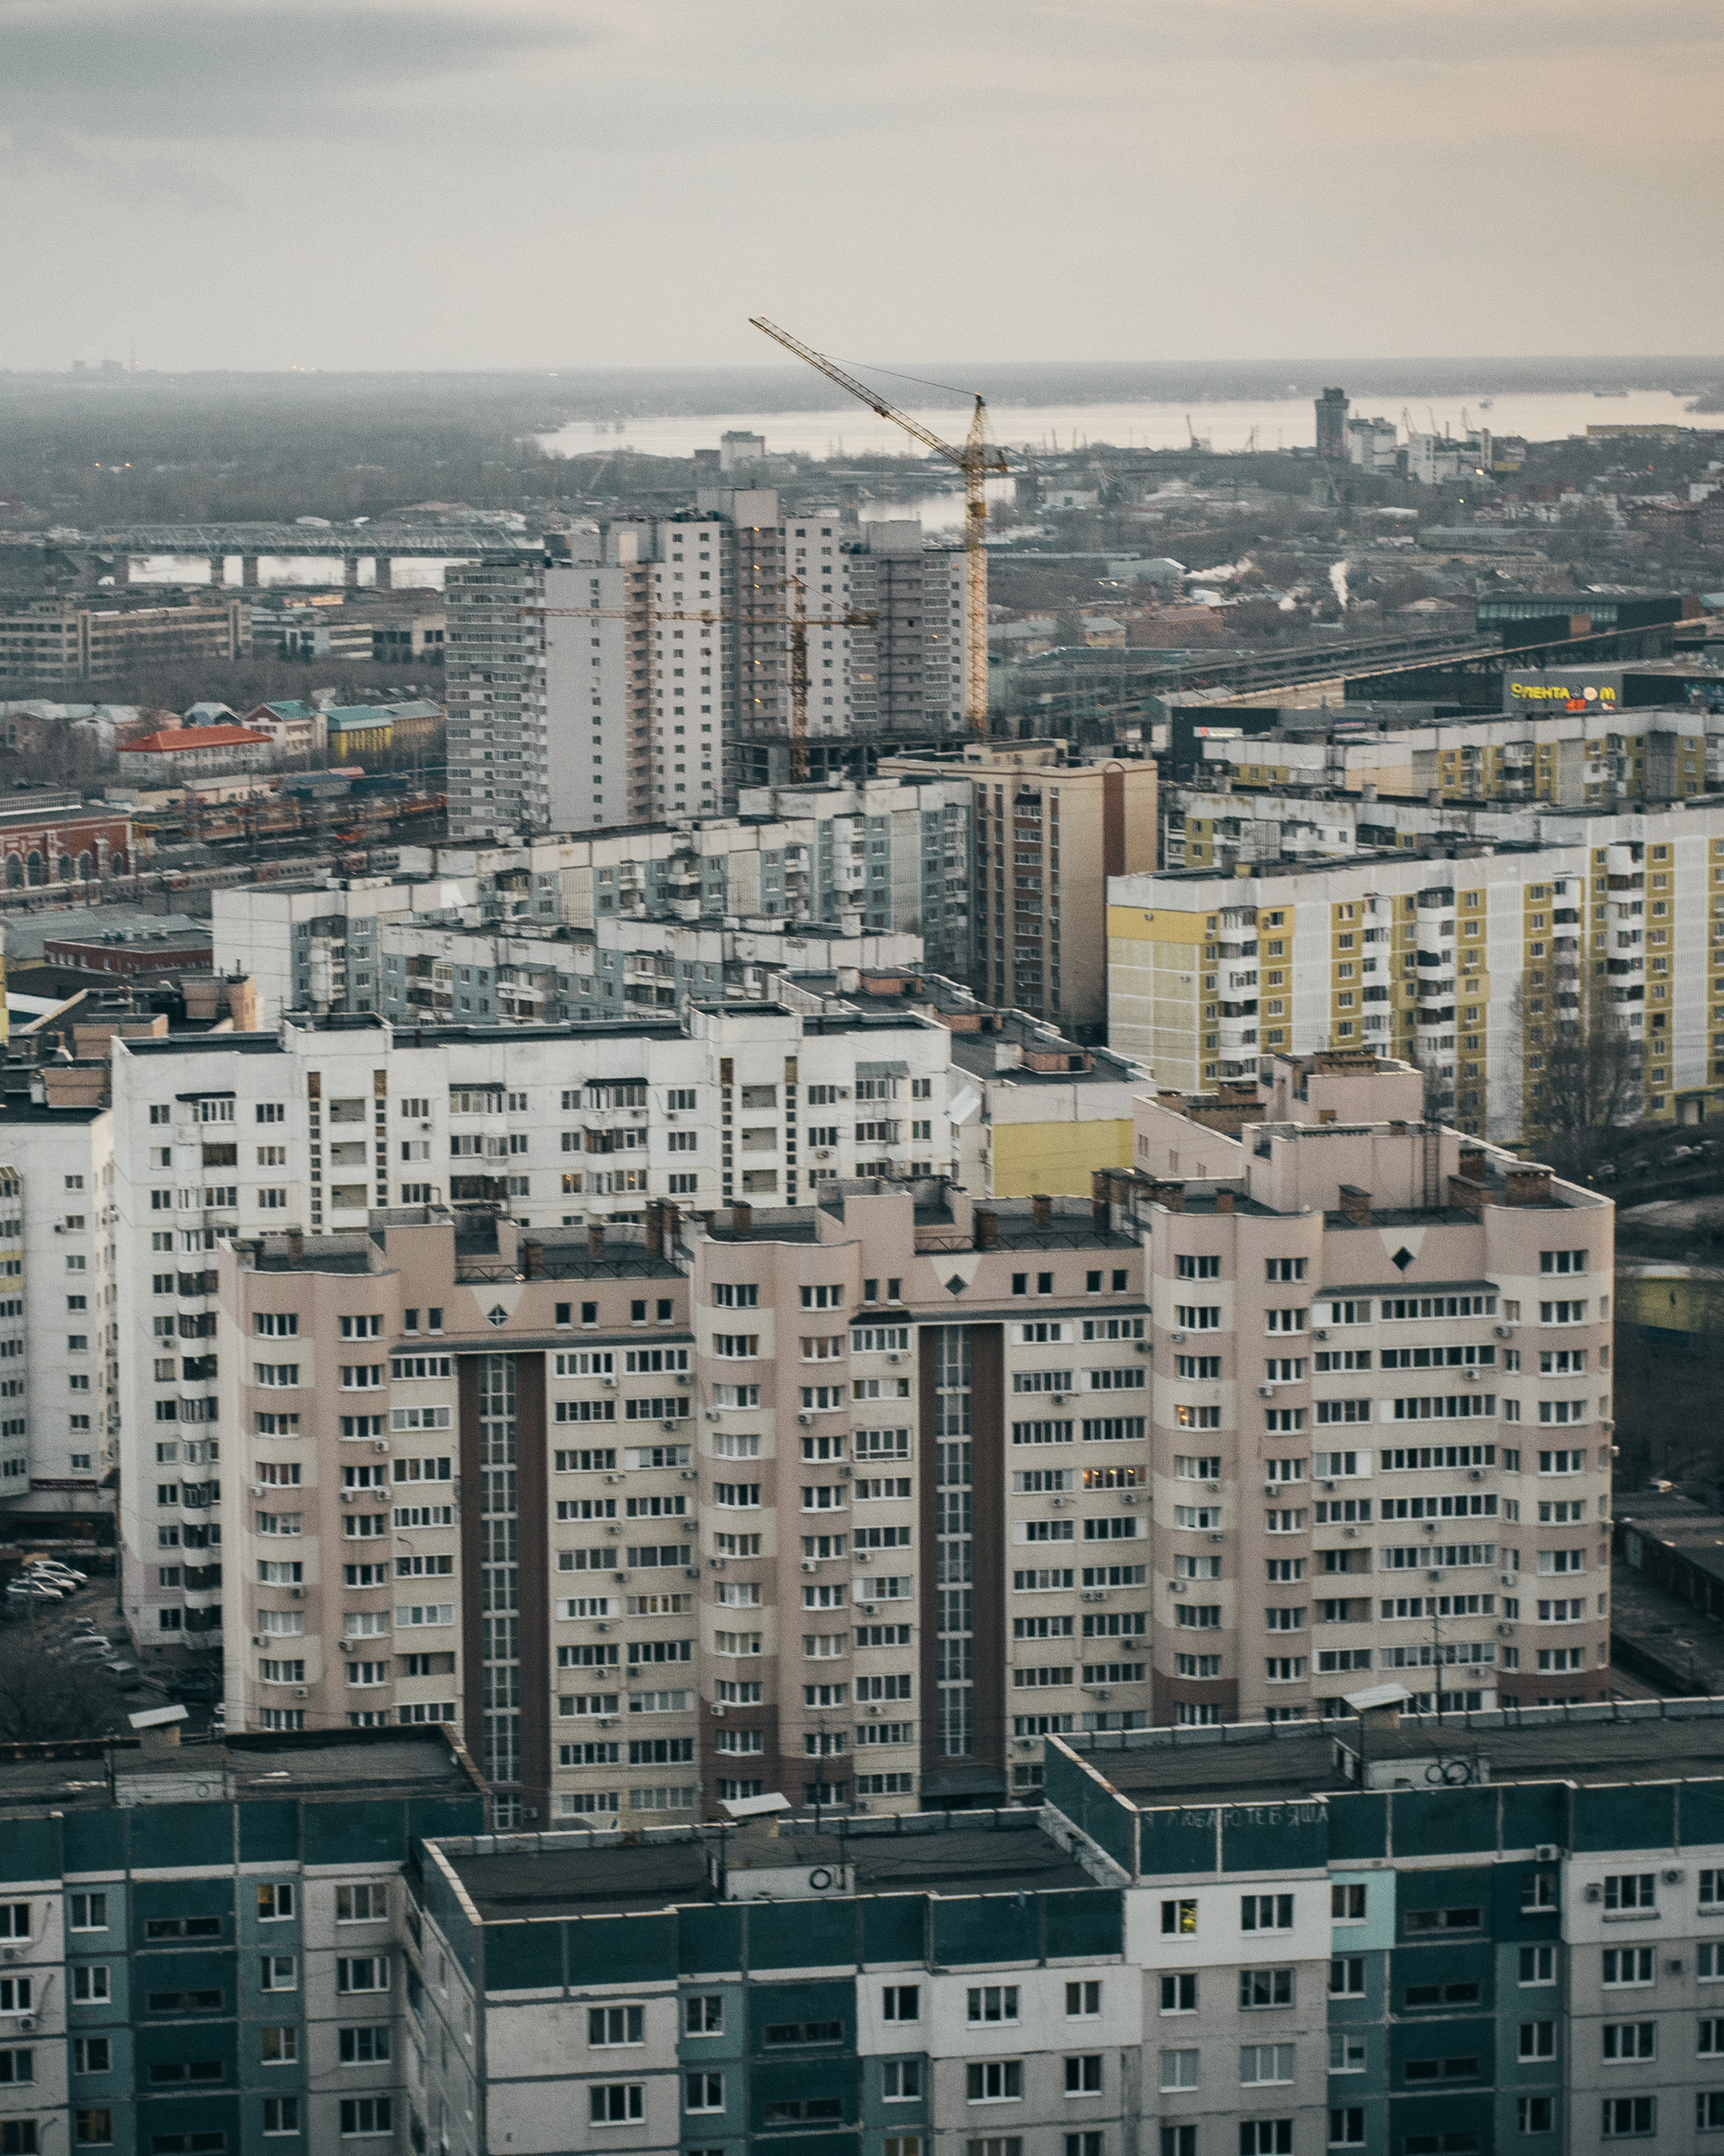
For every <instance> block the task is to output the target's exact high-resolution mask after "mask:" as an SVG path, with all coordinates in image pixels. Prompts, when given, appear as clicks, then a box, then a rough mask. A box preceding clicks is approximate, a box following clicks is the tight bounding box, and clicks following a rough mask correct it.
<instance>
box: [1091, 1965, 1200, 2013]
mask: <svg viewBox="0 0 1724 2156" xmlns="http://www.w3.org/2000/svg"><path fill="white" fill-rule="evenodd" d="M1072 1989H1073V1987H1072V1985H1070V1984H1067V1987H1066V1990H1067V1995H1068V1996H1069V1995H1070V1994H1071V1992H1072ZM1068 2011H1069V2009H1068ZM1162 2011H1163V2014H1195V2012H1196V2011H1197V1972H1196V1971H1195V1969H1194V1970H1189V1971H1187V1972H1183V1973H1181V1974H1179V1975H1177V1976H1168V1977H1163V1978H1162Z"/></svg>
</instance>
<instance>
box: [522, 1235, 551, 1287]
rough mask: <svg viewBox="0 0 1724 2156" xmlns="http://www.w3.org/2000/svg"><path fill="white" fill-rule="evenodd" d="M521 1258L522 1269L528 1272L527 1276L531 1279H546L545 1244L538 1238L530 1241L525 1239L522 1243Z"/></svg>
mask: <svg viewBox="0 0 1724 2156" xmlns="http://www.w3.org/2000/svg"><path fill="white" fill-rule="evenodd" d="M521 1259H522V1270H523V1271H524V1273H525V1274H526V1276H527V1278H528V1279H529V1280H543V1279H544V1277H545V1245H544V1244H543V1243H540V1242H539V1241H538V1240H537V1238H534V1239H532V1240H530V1241H524V1242H523V1243H522V1244H521Z"/></svg>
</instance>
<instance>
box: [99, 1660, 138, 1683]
mask: <svg viewBox="0 0 1724 2156" xmlns="http://www.w3.org/2000/svg"><path fill="white" fill-rule="evenodd" d="M102 1667H103V1668H104V1669H105V1670H106V1671H107V1672H108V1674H109V1676H110V1677H120V1678H122V1679H123V1678H126V1677H136V1674H138V1665H137V1664H136V1662H120V1661H118V1660H116V1661H113V1662H104V1664H102Z"/></svg>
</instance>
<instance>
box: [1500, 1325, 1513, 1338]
mask: <svg viewBox="0 0 1724 2156" xmlns="http://www.w3.org/2000/svg"><path fill="white" fill-rule="evenodd" d="M1496 1334H1497V1338H1498V1339H1499V1340H1512V1339H1514V1327H1513V1326H1512V1325H1498V1327H1497V1328H1496Z"/></svg>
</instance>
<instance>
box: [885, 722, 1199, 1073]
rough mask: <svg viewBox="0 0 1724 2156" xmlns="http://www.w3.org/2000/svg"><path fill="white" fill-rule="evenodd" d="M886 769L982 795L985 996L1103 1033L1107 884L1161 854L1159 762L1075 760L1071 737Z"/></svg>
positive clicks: (978, 966)
mask: <svg viewBox="0 0 1724 2156" xmlns="http://www.w3.org/2000/svg"><path fill="white" fill-rule="evenodd" d="M880 768H881V776H882V777H902V776H907V775H909V774H911V773H913V772H916V771H922V772H938V773H939V775H940V776H941V777H942V778H947V779H958V780H967V781H968V782H969V783H970V785H971V786H972V787H973V788H974V790H975V792H974V799H973V803H972V808H971V822H972V828H973V829H974V833H975V845H976V857H975V875H974V881H973V886H972V888H973V891H974V894H975V896H974V935H975V950H976V956H975V960H974V971H973V974H972V978H973V980H974V982H975V986H976V992H977V993H978V994H979V995H981V996H982V998H984V999H985V1000H987V1001H989V1002H992V1003H1009V1004H1011V1005H1013V1006H1014V1007H1015V1008H1016V1009H1019V1010H1024V1011H1027V1012H1029V1013H1030V1014H1031V1015H1032V1016H1034V1017H1036V1018H1046V1019H1051V1020H1052V1021H1053V1022H1054V1023H1055V1024H1056V1025H1060V1026H1062V1027H1063V1028H1064V1029H1065V1030H1067V1031H1069V1032H1071V1033H1072V1034H1074V1035H1076V1037H1077V1039H1078V1040H1080V1041H1093V1040H1099V1039H1101V1038H1103V1037H1104V1029H1105V1028H1106V1025H1107V1022H1108V966H1107V961H1106V958H1105V956H1104V952H1105V949H1106V937H1107V923H1108V918H1109V917H1108V879H1109V877H1110V876H1124V875H1126V874H1128V873H1129V872H1131V870H1132V869H1133V868H1134V867H1135V868H1141V869H1143V870H1147V869H1149V867H1150V865H1151V864H1152V862H1153V861H1154V860H1156V858H1157V832H1156V822H1157V811H1156V768H1155V765H1154V764H1152V763H1150V762H1147V761H1139V760H1133V761H1129V762H1127V761H1123V760H1122V761H1110V762H1108V763H1105V764H1074V763H1071V762H1069V761H1067V757H1066V745H1065V743H1063V742H1056V741H1037V742H1024V743H1017V744H1008V743H992V742H972V743H969V744H968V745H966V748H964V750H963V752H962V753H961V755H959V756H956V757H952V758H945V757H935V756H929V757H925V758H924V757H914V758H911V757H904V758H897V757H883V758H882V759H881V767H880ZM1117 1045H1121V1046H1126V1052H1127V1053H1128V1054H1135V1053H1136V1050H1135V1049H1133V1048H1131V1047H1130V1046H1127V1045H1126V1044H1124V1043H1120V1044H1117Z"/></svg>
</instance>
